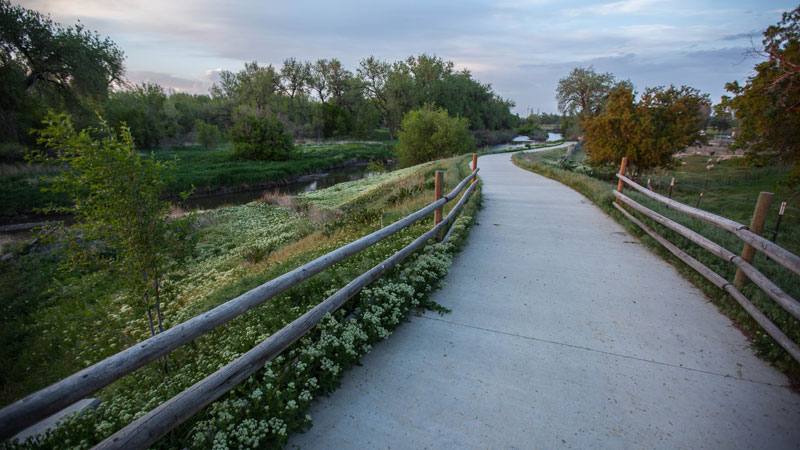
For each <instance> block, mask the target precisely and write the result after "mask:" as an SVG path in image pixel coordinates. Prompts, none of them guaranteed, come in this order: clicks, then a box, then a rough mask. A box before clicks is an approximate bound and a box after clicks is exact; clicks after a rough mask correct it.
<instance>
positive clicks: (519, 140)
mask: <svg viewBox="0 0 800 450" xmlns="http://www.w3.org/2000/svg"><path fill="white" fill-rule="evenodd" d="M561 139H563V138H562V137H561V133H550V132H548V133H547V141H546V142H553V141H560V140H561ZM539 143H541V141H534V140H532V139H531V138H529V137H528V136H517V137H515V138H514V139H512V140H511V142H510V143H508V144H500V145H493V146H491V147H489V151H490V152H498V151H501V150H502V151H505V150H510V149H515V148H519V149H521V148H523V147H525V146H526V145H528V144H539Z"/></svg>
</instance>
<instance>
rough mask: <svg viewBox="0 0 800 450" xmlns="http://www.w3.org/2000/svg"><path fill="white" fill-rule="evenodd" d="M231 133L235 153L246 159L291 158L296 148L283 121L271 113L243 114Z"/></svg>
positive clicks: (275, 159)
mask: <svg viewBox="0 0 800 450" xmlns="http://www.w3.org/2000/svg"><path fill="white" fill-rule="evenodd" d="M230 134H231V140H232V141H233V153H234V155H236V156H237V157H240V158H244V159H254V160H261V161H280V160H283V159H289V158H290V157H291V155H292V150H293V149H294V143H293V141H292V136H291V135H290V134H289V133H287V132H286V128H285V127H284V125H283V122H281V121H280V119H278V118H277V117H275V116H273V115H270V114H258V113H255V114H245V115H242V116H241V117H240V118H239V119H238V120H237V121H236V123H235V124H234V126H233V128H232V129H231V132H230Z"/></svg>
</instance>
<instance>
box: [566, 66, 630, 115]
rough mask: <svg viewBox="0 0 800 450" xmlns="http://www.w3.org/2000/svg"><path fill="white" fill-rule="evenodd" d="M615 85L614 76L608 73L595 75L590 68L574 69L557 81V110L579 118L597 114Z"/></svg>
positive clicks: (592, 68)
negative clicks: (576, 115)
mask: <svg viewBox="0 0 800 450" xmlns="http://www.w3.org/2000/svg"><path fill="white" fill-rule="evenodd" d="M615 85H616V81H615V78H614V75H612V74H610V73H597V72H595V71H594V67H592V66H589V67H588V68H583V67H576V68H574V69H572V72H570V74H569V75H567V76H566V77H564V78H562V79H560V80H558V88H557V89H556V99H557V100H558V110H559V111H561V112H562V113H564V114H568V115H575V114H578V115H580V116H581V117H590V116H593V115H596V114H599V113H600V111H602V109H603V106H604V105H605V102H606V99H607V98H608V94H609V92H610V91H611V89H612V88H613V87H614V86H615Z"/></svg>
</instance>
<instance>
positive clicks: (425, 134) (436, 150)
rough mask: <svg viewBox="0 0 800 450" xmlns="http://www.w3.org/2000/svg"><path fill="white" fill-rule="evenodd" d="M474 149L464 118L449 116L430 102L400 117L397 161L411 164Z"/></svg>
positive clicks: (404, 164) (407, 164)
mask: <svg viewBox="0 0 800 450" xmlns="http://www.w3.org/2000/svg"><path fill="white" fill-rule="evenodd" d="M474 150H475V142H474V141H473V140H472V137H471V136H470V134H469V128H468V125H467V120H466V119H460V118H455V117H450V116H449V115H448V114H447V111H445V110H444V109H443V108H438V109H434V108H433V107H432V106H430V105H426V106H425V107H423V108H420V109H417V110H414V111H409V112H408V114H406V116H405V117H404V118H403V124H402V128H401V130H400V137H399V139H398V141H397V155H398V156H399V158H400V164H402V165H403V166H413V165H415V164H420V163H423V162H426V161H431V160H434V159H441V158H446V157H448V156H453V155H460V154H463V153H468V152H470V151H474Z"/></svg>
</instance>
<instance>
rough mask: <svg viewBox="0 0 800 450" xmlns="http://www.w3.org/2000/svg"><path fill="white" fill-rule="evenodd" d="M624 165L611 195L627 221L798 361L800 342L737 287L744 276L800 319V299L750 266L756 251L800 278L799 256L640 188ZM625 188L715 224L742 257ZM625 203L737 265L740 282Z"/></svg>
mask: <svg viewBox="0 0 800 450" xmlns="http://www.w3.org/2000/svg"><path fill="white" fill-rule="evenodd" d="M625 162H626V158H624V159H623V165H622V167H621V169H620V173H619V174H617V178H619V185H618V186H617V190H615V191H614V192H613V193H614V196H615V197H616V198H617V202H616V203H614V207H616V208H617V209H618V210H619V211H620V212H622V214H624V215H625V217H627V218H628V219H630V220H631V221H632V222H634V223H635V224H637V225H638V226H639V227H641V228H642V229H643V230H644V231H645V232H646V233H647V234H649V235H650V236H652V237H653V239H655V240H656V241H658V242H659V243H660V244H661V245H663V246H664V247H666V248H667V249H668V250H669V251H670V252H672V253H673V254H674V255H675V256H677V257H678V258H680V259H681V260H682V261H683V262H685V263H686V264H688V265H689V266H691V267H692V268H694V269H695V270H696V271H698V272H699V273H700V274H701V275H703V276H704V277H706V278H707V279H708V280H709V281H710V282H711V283H713V284H714V285H716V286H717V287H719V288H720V289H722V290H723V291H725V292H727V293H728V294H730V295H731V297H733V298H734V299H735V300H736V301H737V302H738V303H739V304H740V305H741V306H742V308H744V309H745V311H747V313H748V314H750V316H751V317H753V319H755V321H756V322H758V324H759V325H761V327H762V328H763V329H764V331H766V332H767V333H768V334H769V335H770V336H772V338H773V339H775V341H776V342H778V344H779V345H780V346H781V347H783V348H784V349H785V350H786V351H787V352H788V353H789V354H790V355H791V356H792V358H794V359H795V360H796V361H798V362H800V346H798V344H797V343H796V342H794V341H792V340H791V339H790V338H789V337H788V336H786V334H784V333H783V331H781V329H780V328H778V326H776V325H775V324H774V323H773V322H772V321H771V320H769V318H768V317H767V316H766V315H764V313H762V312H761V311H760V310H759V309H758V308H756V307H755V306H754V305H753V304H752V303H751V302H750V301H749V300H748V299H747V297H745V296H744V295H743V294H742V293H741V291H739V289H738V288H739V287H741V284H742V280H743V278H740V277H742V276H746V277H747V278H749V279H750V280H751V281H752V282H753V283H755V284H756V285H757V286H758V287H759V288H761V289H762V290H763V291H764V292H765V293H766V294H767V295H769V296H770V297H771V298H772V299H773V300H774V301H775V302H776V303H777V304H778V305H780V306H781V307H782V308H783V309H784V310H786V311H787V312H788V313H789V314H791V315H792V316H793V317H795V318H796V319H798V320H800V303H798V302H797V300H795V299H794V298H792V297H791V296H789V295H788V294H787V293H786V292H784V291H783V290H782V289H781V288H780V287H778V286H777V285H776V284H775V283H773V282H772V281H771V280H770V279H769V278H767V277H766V276H764V274H762V273H761V272H759V271H758V270H757V269H756V268H755V267H753V265H752V264H750V263H751V262H752V260H753V253H754V251H756V250H757V251H760V252H762V253H764V254H765V255H767V256H768V257H770V258H771V259H772V260H773V261H776V262H778V263H780V264H781V265H783V266H784V267H786V268H787V269H789V270H791V271H792V272H794V273H796V274H798V275H800V258H799V257H798V256H797V255H795V254H793V253H791V252H789V251H788V250H786V249H784V248H782V247H780V246H778V245H776V244H774V243H773V242H771V241H770V240H768V239H766V238H763V237H761V236H760V235H759V234H758V233H757V232H754V231H753V230H750V229H748V227H746V226H745V225H742V224H740V223H738V222H735V221H733V220H730V219H726V218H724V217H720V216H717V215H715V214H711V213H709V212H706V211H703V210H700V209H697V208H693V207H691V206H687V205H684V204H683V203H679V202H676V201H675V200H671V199H669V198H667V197H664V196H662V195H659V194H657V193H655V192H653V191H651V190H649V189H647V188H645V187H643V186H640V185H639V184H637V183H636V182H634V181H633V180H631V179H629V178H627V177H626V176H625V175H624V172H625ZM623 185H628V186H629V187H631V188H633V189H634V190H636V191H638V192H641V193H642V194H644V195H645V196H647V197H649V198H651V199H653V200H655V201H657V202H660V203H663V204H664V205H667V206H668V207H669V208H671V209H673V210H676V211H679V212H681V213H683V214H686V215H687V216H690V217H693V218H695V219H700V220H702V221H704V222H707V223H709V224H711V225H714V226H716V227H717V228H720V229H722V230H725V231H728V232H730V233H733V234H734V235H735V236H737V237H738V238H739V239H740V240H742V241H743V242H744V244H745V245H744V251H743V252H742V256H738V255H735V254H733V253H732V252H730V251H728V250H727V249H726V248H724V247H722V246H721V245H719V244H717V243H715V242H713V241H711V240H710V239H708V238H706V237H704V236H702V235H700V234H699V233H697V232H695V231H692V230H690V229H689V228H686V227H685V226H683V225H681V224H679V223H677V222H675V221H673V220H671V219H668V218H667V217H664V216H663V215H661V214H658V213H657V212H655V211H653V210H651V209H649V208H647V207H646V206H643V205H641V204H640V203H637V202H636V201H634V200H633V199H631V198H630V197H628V196H626V195H625V194H623V193H622V189H623ZM762 197H764V196H762ZM623 204H624V205H626V206H628V207H630V208H632V209H633V210H635V211H638V212H639V213H641V214H643V215H644V216H646V217H648V218H650V219H652V220H654V221H655V222H657V223H659V224H661V225H663V226H665V227H667V228H669V229H670V230H673V231H675V232H677V233H678V234H680V235H682V236H684V237H686V238H687V239H689V240H690V241H692V242H693V243H695V244H697V245H699V246H700V247H702V248H703V249H705V250H707V251H709V252H710V253H711V254H713V255H715V256H717V257H718V258H720V259H722V260H724V261H727V262H728V263H730V264H733V265H734V266H735V267H736V268H737V280H736V281H734V282H729V281H728V280H726V279H725V278H723V277H722V276H720V275H719V274H717V273H716V272H714V271H713V270H711V269H710V268H708V267H707V266H705V265H704V264H702V263H701V262H699V261H697V260H696V259H694V258H692V257H691V256H689V255H688V254H686V252H684V251H683V250H681V249H679V248H678V247H677V246H675V245H674V244H672V243H671V242H669V241H668V240H666V239H665V238H664V237H662V236H660V235H659V234H657V233H656V232H654V231H653V230H651V229H650V228H649V227H648V226H647V225H645V224H644V223H643V222H642V221H640V220H639V219H637V218H636V217H634V216H633V215H632V214H631V213H629V212H628V211H627V210H626V209H625V208H623V207H622V205H623ZM756 210H757V213H756V214H755V216H754V221H753V222H754V223H756V222H758V220H757V218H758V216H759V215H760V214H759V213H758V211H759V210H766V208H764V205H763V204H760V205H759V206H757V207H756ZM762 224H763V222H762ZM751 226H753V224H751ZM759 231H760V230H759ZM740 274H741V275H740Z"/></svg>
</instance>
